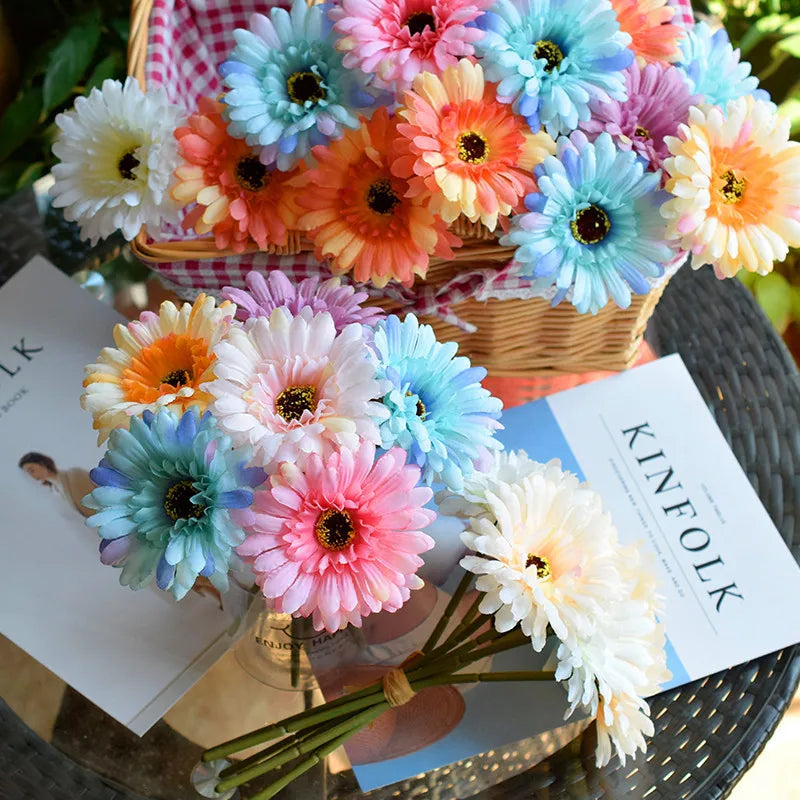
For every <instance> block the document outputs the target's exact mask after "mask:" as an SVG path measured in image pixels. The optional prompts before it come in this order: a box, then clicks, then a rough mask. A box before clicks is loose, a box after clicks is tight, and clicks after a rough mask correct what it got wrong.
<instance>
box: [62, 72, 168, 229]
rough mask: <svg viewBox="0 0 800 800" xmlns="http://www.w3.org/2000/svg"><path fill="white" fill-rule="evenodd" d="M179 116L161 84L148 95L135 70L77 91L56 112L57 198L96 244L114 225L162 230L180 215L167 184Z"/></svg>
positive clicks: (71, 218)
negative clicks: (67, 106) (71, 102)
mask: <svg viewBox="0 0 800 800" xmlns="http://www.w3.org/2000/svg"><path fill="white" fill-rule="evenodd" d="M179 119H180V111H179V110H178V109H177V108H176V107H175V106H171V105H169V103H168V102H167V96H166V93H165V91H164V89H163V88H161V89H158V90H156V91H153V92H148V93H147V94H145V93H144V92H143V91H142V90H141V89H140V88H139V84H138V83H137V82H136V79H135V78H131V77H128V78H127V79H126V80H125V85H124V86H123V85H122V84H121V83H120V82H119V81H112V80H106V81H103V88H102V90H100V89H96V88H95V89H92V91H91V93H90V95H89V96H88V97H79V98H78V99H77V100H76V101H75V107H74V108H73V109H72V110H70V111H66V112H64V113H62V114H59V115H58V116H57V117H56V125H57V126H58V127H59V128H60V129H61V133H60V134H59V136H58V138H57V139H56V141H55V143H54V144H53V152H54V153H55V154H56V156H58V158H59V159H61V163H60V164H56V166H55V167H53V176H54V177H55V179H56V181H55V184H54V186H53V188H52V189H51V196H52V198H53V205H54V206H56V207H57V208H63V209H64V216H65V217H66V218H67V219H68V220H70V221H72V222H77V223H78V224H79V225H80V226H81V235H82V236H84V237H85V238H87V239H90V240H91V242H92V244H95V243H96V242H97V240H98V239H101V238H103V237H106V236H109V235H111V234H112V233H114V231H116V230H121V231H122V234H123V236H124V237H125V238H126V239H127V240H131V239H133V238H134V237H135V236H136V234H137V233H139V231H140V229H141V228H142V226H143V225H148V226H151V227H152V228H153V229H158V228H159V227H160V225H161V221H162V220H163V219H165V218H167V219H171V218H175V214H176V209H175V205H174V202H173V200H172V199H171V198H170V196H169V192H168V189H169V184H170V180H171V177H172V171H173V170H174V169H175V167H176V166H177V152H178V149H177V142H176V141H175V136H174V135H173V133H174V131H175V128H176V127H177V126H178V123H179Z"/></svg>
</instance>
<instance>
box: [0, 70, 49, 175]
mask: <svg viewBox="0 0 800 800" xmlns="http://www.w3.org/2000/svg"><path fill="white" fill-rule="evenodd" d="M41 108H42V90H41V89H40V88H39V87H38V86H35V87H34V88H33V89H29V90H28V91H27V92H25V93H24V94H21V95H20V96H19V97H18V98H17V99H16V100H15V101H14V102H13V103H12V104H11V105H10V106H9V107H8V108H7V109H6V111H5V114H3V117H2V119H0V161H4V160H5V159H6V158H8V156H9V155H11V153H13V152H14V151H15V150H16V149H17V148H18V147H19V146H20V145H21V144H22V143H23V142H24V141H25V140H26V139H27V138H28V137H29V136H31V135H32V134H33V133H34V132H35V131H36V126H37V125H38V123H39V112H40V111H41Z"/></svg>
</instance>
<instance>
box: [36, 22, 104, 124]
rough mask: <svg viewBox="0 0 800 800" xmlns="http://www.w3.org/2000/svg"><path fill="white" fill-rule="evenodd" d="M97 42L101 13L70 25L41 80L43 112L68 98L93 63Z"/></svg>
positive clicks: (51, 55) (98, 40)
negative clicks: (42, 84)
mask: <svg viewBox="0 0 800 800" xmlns="http://www.w3.org/2000/svg"><path fill="white" fill-rule="evenodd" d="M99 42H100V12H99V10H96V11H95V13H94V14H92V15H91V16H89V17H86V18H85V19H84V20H83V21H81V22H79V23H78V24H76V25H73V26H72V27H71V28H70V29H69V30H68V31H67V34H66V36H65V37H64V38H63V39H62V40H61V42H60V43H59V44H58V45H57V46H56V47H55V48H54V49H53V51H52V52H51V53H50V60H49V61H48V63H47V72H46V73H45V76H44V98H43V102H44V110H45V111H50V110H51V109H53V108H55V107H56V106H57V105H59V103H63V102H64V100H66V99H67V97H69V94H70V92H71V91H72V89H73V87H74V86H75V85H76V84H77V83H79V82H80V80H81V78H82V77H83V75H84V73H85V72H86V70H87V69H88V67H89V64H91V63H92V58H93V57H94V53H95V50H96V49H97V45H98V43H99Z"/></svg>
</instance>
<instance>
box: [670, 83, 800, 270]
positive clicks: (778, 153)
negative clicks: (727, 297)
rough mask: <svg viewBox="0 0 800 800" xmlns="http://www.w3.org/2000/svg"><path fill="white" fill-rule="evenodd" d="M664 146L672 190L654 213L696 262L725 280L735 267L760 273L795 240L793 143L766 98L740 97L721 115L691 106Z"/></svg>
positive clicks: (797, 181)
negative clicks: (685, 120)
mask: <svg viewBox="0 0 800 800" xmlns="http://www.w3.org/2000/svg"><path fill="white" fill-rule="evenodd" d="M667 145H668V147H669V149H670V152H671V153H672V157H671V158H668V159H667V160H666V161H665V162H664V169H665V171H666V173H667V175H668V180H667V182H666V188H667V191H668V192H670V193H671V194H672V195H673V196H672V198H671V199H670V200H668V201H667V202H666V203H664V205H663V206H662V208H661V213H662V215H663V216H664V217H665V218H666V220H667V225H668V234H669V235H670V236H672V237H673V238H675V239H677V240H678V241H679V242H680V243H681V247H683V248H685V249H687V250H688V249H691V251H692V253H693V254H694V256H695V258H694V259H693V264H694V265H695V266H696V267H698V268H699V267H700V266H701V265H703V264H706V263H711V264H713V265H714V269H715V271H716V273H717V276H718V277H725V278H730V277H732V276H733V275H735V274H736V273H737V272H738V271H739V269H740V267H744V268H745V269H746V270H748V271H749V272H758V273H759V274H761V275H764V274H766V273H767V272H770V271H771V270H772V266H773V263H774V262H775V261H781V260H783V259H784V258H786V255H787V253H788V249H789V247H797V246H800V143H798V142H793V141H789V120H788V119H783V118H781V117H778V116H777V115H775V114H773V113H772V110H771V108H770V105H769V104H768V103H764V102H762V101H761V100H754V99H753V98H752V97H749V96H747V97H741V98H739V99H738V100H732V101H731V102H730V103H728V105H727V107H726V109H725V112H724V113H723V111H722V109H720V108H717V107H712V108H709V109H707V110H705V111H703V110H701V109H699V108H692V109H691V111H690V112H689V123H688V124H687V125H681V127H680V128H679V132H678V136H675V137H672V136H671V137H668V138H667Z"/></svg>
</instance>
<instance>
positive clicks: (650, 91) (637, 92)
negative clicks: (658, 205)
mask: <svg viewBox="0 0 800 800" xmlns="http://www.w3.org/2000/svg"><path fill="white" fill-rule="evenodd" d="M625 84H626V87H627V93H628V99H627V100H622V101H621V100H611V101H610V102H607V103H594V104H593V105H592V117H591V119H589V120H588V121H586V122H581V128H582V129H583V130H584V131H586V133H588V134H589V136H590V138H591V139H594V138H596V137H597V135H598V134H600V133H602V132H603V131H606V132H608V133H610V134H611V136H612V138H613V139H614V143H615V144H616V145H617V147H618V148H619V149H620V150H631V149H633V150H634V151H635V152H636V153H637V154H638V155H640V156H641V157H642V158H643V159H644V160H645V161H647V162H648V164H649V168H650V170H652V171H655V170H657V169H659V168H660V167H661V165H662V163H663V161H664V159H665V158H668V157H669V155H670V153H669V148H668V147H667V145H666V144H665V143H664V137H665V136H675V135H677V130H678V125H680V124H681V123H684V122H686V120H687V119H688V118H689V107H690V106H693V105H696V104H697V103H699V102H701V99H702V98H700V97H698V96H697V95H693V94H692V93H691V90H690V89H689V88H688V87H687V85H686V82H685V81H684V79H683V76H682V75H681V73H680V72H679V71H678V70H677V69H676V68H675V67H664V66H663V65H661V64H656V63H652V64H647V65H646V66H645V67H644V68H643V69H642V68H641V67H639V65H638V64H637V63H636V62H634V63H633V64H632V65H631V66H630V67H628V68H627V69H626V70H625Z"/></svg>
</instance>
